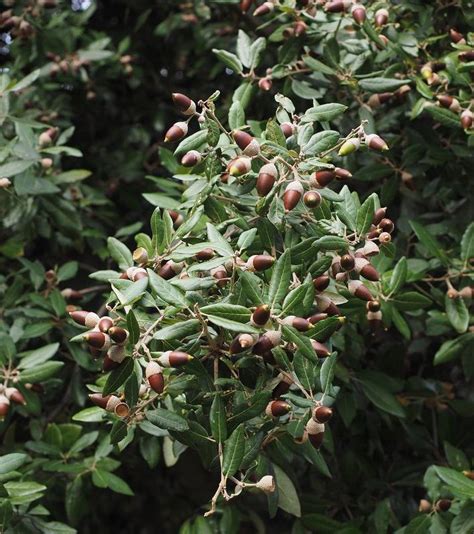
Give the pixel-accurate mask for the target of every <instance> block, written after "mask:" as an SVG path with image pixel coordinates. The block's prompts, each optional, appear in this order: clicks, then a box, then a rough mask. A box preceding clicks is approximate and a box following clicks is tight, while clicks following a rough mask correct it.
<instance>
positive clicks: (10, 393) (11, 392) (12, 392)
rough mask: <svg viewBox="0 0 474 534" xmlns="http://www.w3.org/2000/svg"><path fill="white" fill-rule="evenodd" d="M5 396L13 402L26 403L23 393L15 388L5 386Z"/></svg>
mask: <svg viewBox="0 0 474 534" xmlns="http://www.w3.org/2000/svg"><path fill="white" fill-rule="evenodd" d="M5 396H6V397H7V399H8V400H10V401H12V402H14V403H15V404H22V405H23V406H24V405H25V404H26V399H25V397H24V396H23V393H22V392H21V391H20V390H19V389H17V388H5Z"/></svg>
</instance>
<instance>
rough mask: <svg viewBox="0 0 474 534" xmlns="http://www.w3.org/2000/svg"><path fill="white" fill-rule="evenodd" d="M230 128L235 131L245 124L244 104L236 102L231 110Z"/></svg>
mask: <svg viewBox="0 0 474 534" xmlns="http://www.w3.org/2000/svg"><path fill="white" fill-rule="evenodd" d="M228 122H229V128H230V129H231V130H235V129H237V128H240V126H243V125H244V124H245V112H244V109H243V107H242V104H241V103H240V102H239V101H238V100H236V101H235V102H233V103H232V105H231V106H230V109H229V121H228Z"/></svg>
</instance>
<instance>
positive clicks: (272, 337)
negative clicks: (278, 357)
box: [252, 330, 281, 356]
mask: <svg viewBox="0 0 474 534" xmlns="http://www.w3.org/2000/svg"><path fill="white" fill-rule="evenodd" d="M280 341H281V333H280V332H279V331H278V330H268V331H267V332H265V334H263V335H262V336H260V337H259V338H258V340H257V342H256V343H255V345H254V346H253V348H252V352H253V353H254V354H258V355H259V356H263V355H264V354H266V353H267V352H270V351H271V350H272V349H273V348H275V347H277V346H278V345H279V344H280Z"/></svg>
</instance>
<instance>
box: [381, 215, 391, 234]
mask: <svg viewBox="0 0 474 534" xmlns="http://www.w3.org/2000/svg"><path fill="white" fill-rule="evenodd" d="M377 227H378V228H380V229H381V230H382V232H388V233H389V234H391V233H392V232H393V230H394V229H395V225H394V224H393V221H391V220H390V219H386V218H384V219H382V220H381V221H380V222H379V223H378V225H377Z"/></svg>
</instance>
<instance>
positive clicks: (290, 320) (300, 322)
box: [282, 315, 311, 332]
mask: <svg viewBox="0 0 474 534" xmlns="http://www.w3.org/2000/svg"><path fill="white" fill-rule="evenodd" d="M282 324H287V325H289V326H292V327H293V328H296V330H299V331H300V332H306V331H307V330H309V329H310V328H311V323H310V322H309V321H308V320H307V319H304V318H303V317H296V316H295V315H288V317H285V318H284V319H283V321H282Z"/></svg>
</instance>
